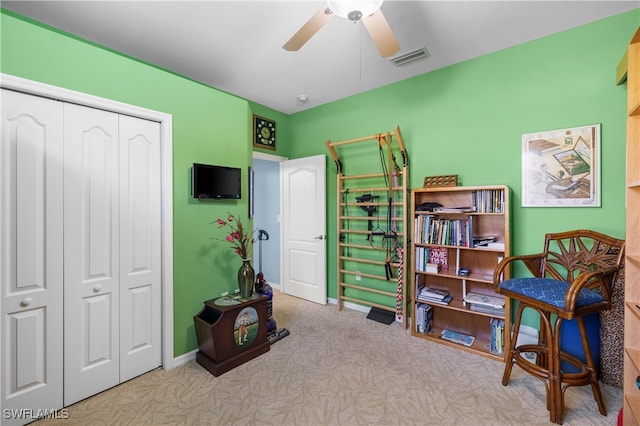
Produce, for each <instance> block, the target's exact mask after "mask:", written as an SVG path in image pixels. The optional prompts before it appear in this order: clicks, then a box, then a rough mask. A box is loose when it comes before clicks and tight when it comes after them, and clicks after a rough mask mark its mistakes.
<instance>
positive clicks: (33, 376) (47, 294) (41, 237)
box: [0, 90, 63, 425]
mask: <svg viewBox="0 0 640 426" xmlns="http://www.w3.org/2000/svg"><path fill="white" fill-rule="evenodd" d="M0 128H1V129H2V145H1V146H0V244H1V245H0V290H1V294H2V296H1V299H0V303H1V306H2V308H1V309H0V312H1V324H0V327H1V330H2V332H1V333H0V336H1V341H0V348H1V351H0V365H1V367H0V371H1V373H2V374H0V377H1V379H2V380H1V382H2V383H1V385H0V386H1V387H2V388H1V389H2V392H1V393H2V400H1V405H2V409H3V410H2V419H1V420H0V423H2V424H3V425H4V424H24V423H28V422H30V421H32V420H34V419H33V418H32V415H31V414H30V412H29V411H28V410H30V409H31V410H33V413H37V410H38V409H45V408H46V409H56V408H61V407H62V368H61V365H62V339H63V335H62V331H63V329H62V297H63V289H62V285H63V284H62V283H63V269H62V253H63V250H62V248H63V240H62V238H63V235H62V225H63V223H62V221H63V219H62V214H63V212H62V184H63V178H62V176H63V171H62V170H63V169H62V152H63V149H62V104H61V103H59V102H56V101H52V100H48V99H43V98H39V97H36V96H31V95H25V94H21V93H16V92H12V91H8V90H2V124H1V126H0ZM6 409H9V410H10V411H8V412H7V411H5V410H6ZM20 409H23V411H20Z"/></svg>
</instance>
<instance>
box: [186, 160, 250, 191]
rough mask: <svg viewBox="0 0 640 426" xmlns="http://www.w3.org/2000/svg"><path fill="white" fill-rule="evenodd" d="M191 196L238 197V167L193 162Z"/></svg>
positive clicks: (239, 187)
mask: <svg viewBox="0 0 640 426" xmlns="http://www.w3.org/2000/svg"><path fill="white" fill-rule="evenodd" d="M192 182H193V198H234V199H240V194H241V192H242V188H241V184H240V169H239V168H237V167H225V166H212V165H208V164H197V163H194V164H193V168H192Z"/></svg>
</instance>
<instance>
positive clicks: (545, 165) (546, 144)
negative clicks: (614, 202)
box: [522, 124, 600, 207]
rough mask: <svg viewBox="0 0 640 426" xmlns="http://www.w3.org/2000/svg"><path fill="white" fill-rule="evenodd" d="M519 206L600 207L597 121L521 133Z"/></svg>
mask: <svg viewBox="0 0 640 426" xmlns="http://www.w3.org/2000/svg"><path fill="white" fill-rule="evenodd" d="M522 207H600V125H599V124H595V125H591V126H584V127H573V128H568V129H559V130H551V131H547V132H539V133H530V134H525V135H522Z"/></svg>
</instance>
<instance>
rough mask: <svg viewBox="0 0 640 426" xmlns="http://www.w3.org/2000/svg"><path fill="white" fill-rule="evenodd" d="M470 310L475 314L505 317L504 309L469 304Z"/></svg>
mask: <svg viewBox="0 0 640 426" xmlns="http://www.w3.org/2000/svg"><path fill="white" fill-rule="evenodd" d="M469 309H471V310H472V311H475V312H482V313H483V314H490V315H495V316H497V317H503V316H504V308H492V307H490V306H485V305H477V304H475V303H469Z"/></svg>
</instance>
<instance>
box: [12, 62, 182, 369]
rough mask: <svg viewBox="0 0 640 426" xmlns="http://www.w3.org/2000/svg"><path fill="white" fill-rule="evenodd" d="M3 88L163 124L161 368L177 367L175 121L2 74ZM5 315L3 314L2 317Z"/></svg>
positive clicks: (116, 103)
mask: <svg viewBox="0 0 640 426" xmlns="http://www.w3.org/2000/svg"><path fill="white" fill-rule="evenodd" d="M0 87H2V88H4V89H10V90H15V91H18V92H22V93H27V94H31V95H35V96H40V97H45V98H51V99H56V100H59V101H64V102H72V103H75V104H80V105H85V106H88V107H92V108H98V109H103V110H106V111H112V112H116V113H119V114H126V115H130V116H133V117H138V118H144V119H146V120H152V121H156V122H159V123H160V138H161V156H162V158H161V160H160V162H161V165H160V167H161V170H160V172H161V176H162V182H161V184H162V194H161V197H162V212H161V213H162V219H161V220H162V237H161V238H162V367H163V368H164V369H165V370H170V369H172V368H173V367H174V357H173V117H172V116H171V115H170V114H166V113H163V112H159V111H154V110H150V109H146V108H141V107H138V106H135V105H129V104H125V103H122V102H117V101H113V100H110V99H105V98H100V97H97V96H93V95H89V94H86V93H81V92H76V91H74V90H69V89H64V88H61V87H56V86H51V85H49V84H44V83H40V82H37V81H33V80H27V79H24V78H21V77H16V76H13V75H10V74H4V73H0ZM1 314H2V312H0V315H1Z"/></svg>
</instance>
